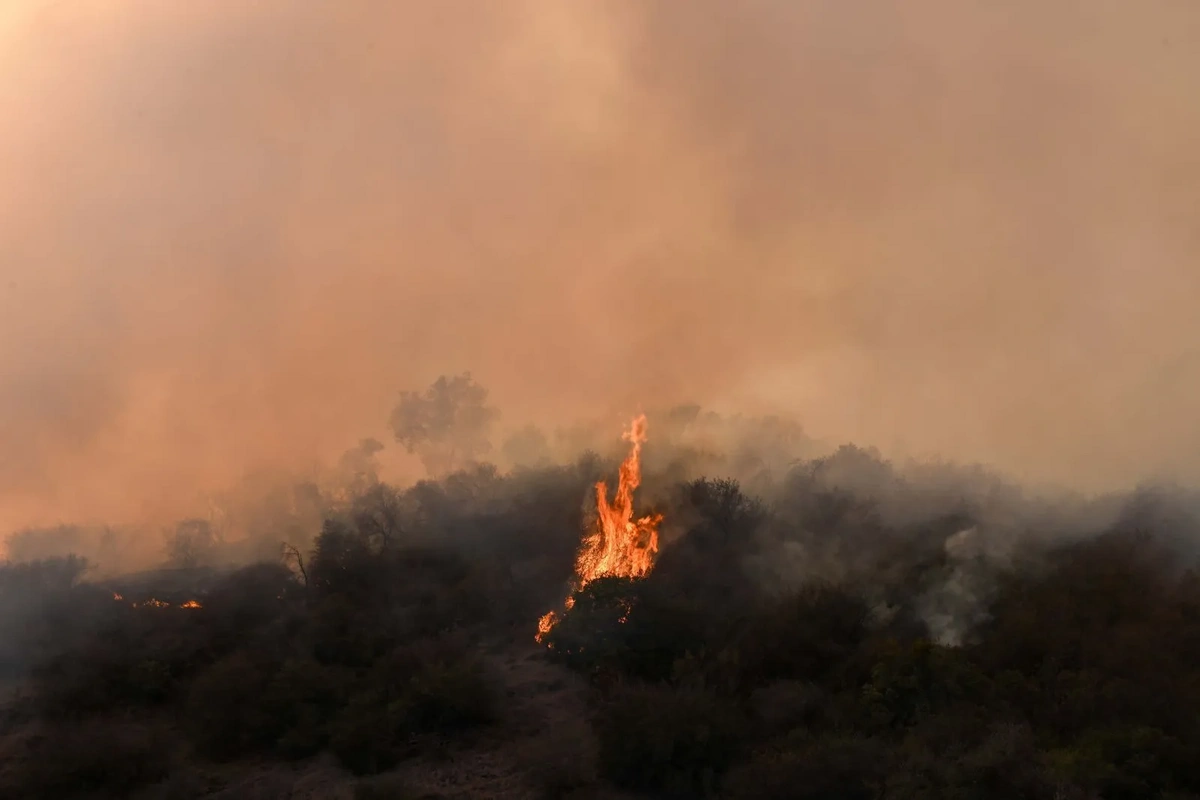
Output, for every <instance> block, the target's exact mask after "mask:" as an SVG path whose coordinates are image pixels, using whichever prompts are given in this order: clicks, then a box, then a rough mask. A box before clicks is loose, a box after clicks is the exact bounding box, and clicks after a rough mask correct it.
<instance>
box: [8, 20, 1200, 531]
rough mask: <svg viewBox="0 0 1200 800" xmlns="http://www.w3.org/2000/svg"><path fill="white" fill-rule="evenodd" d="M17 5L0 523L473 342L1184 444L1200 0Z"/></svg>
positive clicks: (524, 384)
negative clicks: (1122, 0)
mask: <svg viewBox="0 0 1200 800" xmlns="http://www.w3.org/2000/svg"><path fill="white" fill-rule="evenodd" d="M3 5H4V8H3V9H2V10H0V98H2V101H3V102H2V107H3V108H4V111H5V113H4V119H5V123H4V125H3V126H0V175H3V180H2V181H0V219H2V220H3V223H2V224H0V529H4V530H11V529H16V528H19V527H21V526H25V525H34V524H37V525H49V524H57V523H60V522H73V523H74V522H78V523H80V524H91V523H99V522H108V521H120V522H128V523H131V524H132V523H137V524H142V523H146V524H150V523H153V524H156V525H157V524H161V523H162V521H163V520H175V519H179V518H183V517H186V516H189V515H201V516H202V514H201V512H202V511H203V508H202V507H200V508H198V506H202V505H203V504H202V503H200V502H199V500H198V498H201V497H203V496H205V495H206V494H208V493H211V492H213V491H217V490H220V489H222V488H223V487H228V486H230V485H234V484H236V483H237V482H238V480H239V479H240V478H241V477H242V476H243V475H245V474H246V473H247V472H250V471H260V470H269V469H279V468H286V469H288V470H291V471H295V472H300V473H306V471H308V472H311V471H312V470H315V469H316V467H315V466H310V465H315V464H317V463H320V462H323V463H331V462H332V461H333V460H335V459H336V458H337V455H338V454H339V453H341V452H343V451H344V450H345V449H346V448H347V447H350V446H352V444H353V443H354V442H356V441H359V439H361V438H362V437H364V436H377V437H378V438H380V439H381V440H383V439H386V438H387V437H386V431H385V430H381V428H382V427H383V423H384V420H386V419H387V414H388V412H389V410H390V409H391V408H392V407H393V406H394V404H395V401H396V397H397V394H398V392H400V391H401V390H405V389H411V388H414V387H420V386H425V385H427V384H428V383H429V381H431V380H433V379H434V378H435V377H436V376H437V375H438V374H441V373H442V372H444V371H446V370H451V371H453V370H467V369H469V370H471V371H472V373H473V374H474V375H475V376H476V377H477V378H478V379H479V380H480V382H481V383H482V384H484V385H486V386H488V387H489V388H490V389H491V390H492V399H493V401H494V402H495V403H496V405H497V406H498V407H499V408H500V409H501V411H502V412H503V414H504V416H503V420H504V422H505V424H508V425H511V426H513V427H518V426H520V425H522V424H524V423H526V422H535V423H537V424H538V425H541V426H543V427H544V428H546V429H552V428H554V427H556V426H559V425H565V424H567V423H570V422H572V421H574V420H576V419H579V418H593V417H604V418H606V419H613V420H618V419H623V418H625V417H626V416H627V415H628V414H629V413H631V412H634V411H636V410H637V407H638V405H639V404H642V403H647V404H649V403H653V404H662V405H663V406H669V405H670V404H672V403H674V402H682V401H687V402H693V401H694V402H699V403H701V404H703V405H704V406H705V407H715V408H718V409H722V410H730V409H741V410H744V411H748V412H754V413H759V412H774V413H785V414H787V415H789V416H792V417H794V418H797V419H799V420H801V421H802V422H803V423H804V425H805V428H806V430H808V431H809V432H810V433H812V434H813V435H815V436H817V437H820V438H828V439H831V440H834V441H848V440H853V441H859V442H867V443H871V444H875V445H877V446H879V447H880V448H881V449H882V450H883V451H884V452H885V453H888V454H891V455H896V456H899V457H903V456H906V455H922V456H924V455H932V454H937V455H939V456H941V457H945V458H949V459H955V460H971V461H976V460H978V461H982V462H988V463H992V464H995V465H998V466H999V467H1001V468H1002V469H1005V470H1008V471H1011V472H1012V473H1014V474H1017V475H1019V476H1021V477H1023V478H1029V479H1034V480H1048V481H1055V482H1058V483H1064V484H1069V485H1073V486H1077V487H1084V488H1097V487H1105V486H1112V485H1115V484H1118V483H1123V482H1127V481H1130V480H1131V479H1138V478H1142V477H1144V476H1155V475H1157V476H1174V477H1178V478H1184V479H1191V478H1195V477H1196V475H1197V472H1198V469H1200V463H1198V462H1197V460H1196V454H1197V453H1198V452H1200V447H1198V446H1197V445H1200V427H1198V425H1197V421H1196V420H1197V416H1196V413H1195V408H1194V403H1193V402H1191V401H1192V399H1193V398H1194V397H1195V394H1196V391H1197V389H1200V357H1198V356H1197V354H1196V350H1195V346H1194V343H1195V342H1196V341H1200V317H1197V315H1196V314H1195V299H1196V297H1197V296H1200V295H1198V293H1200V270H1198V269H1197V268H1196V264H1197V261H1198V259H1197V256H1198V255H1200V245H1198V240H1197V238H1196V235H1195V224H1194V216H1195V215H1194V213H1193V210H1194V209H1195V208H1196V204H1197V199H1198V198H1197V194H1198V192H1200V172H1198V168H1197V161H1196V158H1195V142H1196V141H1197V138H1198V136H1200V105H1198V104H1197V103H1196V102H1195V98H1196V97H1197V96H1200V46H1198V43H1200V8H1198V7H1197V6H1196V5H1195V4H1194V3H1180V2H1169V1H1168V0H1151V1H1150V2H1143V3H1136V4H1131V3H1116V2H1096V3H1087V4H1079V3H1065V2H1060V3H1046V2H1034V0H1021V1H1020V2H1009V3H1004V4H1002V5H996V6H995V7H992V6H990V5H987V4H978V3H966V4H964V3H961V2H950V1H949V0H921V1H920V2H906V3H892V2H872V3H867V4H861V3H855V4H847V3H842V2H833V1H832V0H828V1H826V0H820V1H818V2H804V3H796V2H785V1H784V0H775V1H772V0H755V1H754V2H742V3H736V4H729V3H723V2H716V0H711V1H710V0H702V1H701V2H692V3H687V4H679V3H670V2H648V3H647V2H609V3H601V2H578V3H570V4H558V3H553V4H548V3H541V2H524V1H517V0H514V2H505V3H482V2H461V1H451V2H438V3H424V2H391V3H365V2H339V3H294V2H287V1H286V0H267V1H266V2H259V3H253V4H247V3H240V2H210V3H162V2H151V0H126V1H125V2H90V1H87V2H83V1H81V2H71V3H58V2H49V1H48V0H47V1H45V2H42V1H40V0H15V1H10V2H7V3H4V4H3ZM610 427H611V426H610ZM381 458H382V459H383V461H384V471H385V473H387V474H389V475H390V476H391V477H395V478H398V479H399V478H404V477H409V476H412V475H415V474H417V470H419V466H418V465H417V464H416V461H415V459H407V458H405V457H404V455H403V453H402V452H401V451H400V450H399V449H398V448H396V447H389V448H388V450H387V451H385V452H384V453H382V454H381ZM306 474H307V473H306ZM156 535H157V534H156Z"/></svg>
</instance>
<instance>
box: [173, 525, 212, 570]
mask: <svg viewBox="0 0 1200 800" xmlns="http://www.w3.org/2000/svg"><path fill="white" fill-rule="evenodd" d="M218 544H219V540H218V537H217V534H216V532H215V531H213V527H212V525H211V524H209V522H208V520H204V519H185V520H183V521H182V522H180V523H179V524H178V525H176V526H175V530H174V531H173V532H172V533H171V534H168V536H167V558H168V560H169V561H170V562H171V563H172V564H173V565H174V566H177V567H185V568H189V569H190V568H192V567H198V566H201V565H204V564H207V563H208V562H210V561H211V560H212V557H213V555H214V554H215V551H216V549H217V545H218Z"/></svg>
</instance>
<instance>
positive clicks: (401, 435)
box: [391, 373, 498, 477]
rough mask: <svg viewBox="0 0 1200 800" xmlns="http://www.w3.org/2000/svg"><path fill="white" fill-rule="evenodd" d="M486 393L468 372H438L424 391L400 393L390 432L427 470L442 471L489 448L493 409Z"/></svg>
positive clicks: (436, 474)
mask: <svg viewBox="0 0 1200 800" xmlns="http://www.w3.org/2000/svg"><path fill="white" fill-rule="evenodd" d="M487 397H488V392H487V389H485V388H483V387H482V386H480V385H479V384H477V383H475V381H474V380H472V379H471V375H470V373H463V374H462V375H455V376H453V377H446V376H445V375H443V376H441V377H440V378H438V379H437V380H436V381H434V382H433V384H432V385H431V386H430V387H429V388H428V389H426V390H425V392H424V393H418V392H403V393H402V394H401V395H400V402H399V403H398V404H397V405H396V407H395V409H393V410H392V416H391V428H392V432H393V434H395V437H396V441H397V442H399V443H400V444H401V445H403V446H404V448H405V449H406V450H407V451H408V452H410V453H416V454H417V455H418V456H420V458H421V461H422V463H423V464H424V465H425V468H426V469H427V470H428V471H429V474H430V475H434V476H438V477H440V476H443V475H446V474H447V473H449V472H451V471H452V470H454V469H456V468H458V467H461V466H463V465H465V464H467V463H469V462H471V461H474V460H475V459H476V458H478V457H479V456H482V455H484V454H486V453H488V452H489V451H490V450H491V442H490V440H489V436H490V434H491V429H492V424H493V423H494V422H495V420H496V418H497V417H498V412H497V411H496V409H494V408H492V407H490V406H488V405H487Z"/></svg>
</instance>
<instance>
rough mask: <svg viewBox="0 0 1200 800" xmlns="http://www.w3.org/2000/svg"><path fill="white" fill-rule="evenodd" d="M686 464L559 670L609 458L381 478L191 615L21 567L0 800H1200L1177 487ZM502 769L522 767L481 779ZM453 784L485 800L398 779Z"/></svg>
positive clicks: (589, 591)
mask: <svg viewBox="0 0 1200 800" xmlns="http://www.w3.org/2000/svg"><path fill="white" fill-rule="evenodd" d="M692 416H693V417H694V416H695V415H692ZM663 447H664V448H666V447H667V443H664V444H663ZM682 452H683V450H682V449H680V450H677V451H675V454H676V455H677V456H678V454H679V453H682ZM680 458H682V456H680ZM678 463H679V462H678V461H673V460H672V459H670V458H668V459H665V460H664V461H663V463H662V464H660V467H661V469H660V470H659V472H658V473H657V475H658V476H659V477H656V475H655V474H650V475H648V487H649V491H650V493H651V495H652V496H653V497H655V498H656V499H655V507H656V508H658V509H661V510H662V511H663V512H664V513H665V514H666V518H667V520H668V525H671V524H672V523H673V524H674V527H673V528H668V529H664V536H665V537H666V544H665V546H664V548H663V552H662V554H661V556H660V559H659V561H658V563H657V565H656V567H655V569H654V570H653V571H652V572H651V573H650V574H649V576H647V577H646V578H644V579H641V580H629V579H598V580H595V581H593V582H591V583H590V584H588V586H587V587H586V588H585V589H583V590H582V591H581V592H579V593H578V594H577V595H576V596H575V598H574V604H573V607H572V608H571V609H570V611H568V612H566V614H565V617H564V618H563V620H562V622H561V623H560V624H559V625H558V626H557V627H556V628H555V629H554V630H553V631H552V632H551V635H550V637H549V639H548V640H547V645H548V647H540V646H538V645H535V644H534V643H533V641H532V634H533V628H534V623H535V622H536V620H537V618H538V616H540V614H541V613H543V612H544V611H546V610H548V609H550V608H554V607H558V605H559V604H560V602H561V593H562V591H563V587H564V586H565V585H566V584H567V581H568V577H569V575H570V571H571V565H572V556H573V552H574V548H575V547H576V546H577V544H578V540H579V531H580V529H581V527H582V526H583V525H584V524H585V519H586V518H585V511H586V508H585V506H584V505H583V499H584V498H586V497H588V495H589V490H590V485H591V483H592V481H594V480H595V479H596V478H597V477H598V475H599V474H603V473H604V469H602V468H604V467H608V466H610V465H608V464H605V463H602V462H599V461H597V459H596V458H595V457H592V456H589V457H586V458H584V459H581V460H580V461H579V462H578V463H576V464H573V465H569V466H543V467H539V468H537V469H529V468H527V469H519V470H516V471H514V472H512V473H509V474H503V473H500V472H498V471H497V470H496V469H494V468H491V467H487V466H474V467H471V468H469V469H466V470H462V471H459V472H456V473H453V474H451V475H450V476H448V477H447V478H445V479H444V480H442V481H439V482H423V483H420V484H417V485H415V486H413V487H410V488H408V489H404V490H400V489H396V488H393V487H389V486H386V485H384V484H380V483H378V482H377V481H376V482H371V483H370V485H369V486H365V487H363V488H362V489H361V491H357V492H356V493H355V495H354V497H353V498H352V499H351V500H350V501H348V502H346V503H345V504H343V505H341V506H339V507H337V508H336V509H333V510H332V511H331V512H330V513H329V514H328V515H327V519H326V521H325V523H324V525H323V527H322V528H321V530H320V532H319V535H318V536H317V537H316V539H315V541H314V542H313V545H312V547H311V548H303V549H302V548H298V547H297V548H291V549H290V550H289V551H288V552H289V557H288V558H287V559H286V560H284V559H281V560H280V561H279V562H278V563H260V564H255V565H252V566H248V567H245V568H242V569H240V570H237V571H235V572H232V573H229V574H226V575H225V576H224V577H222V578H220V579H219V580H217V581H216V582H215V583H212V584H211V585H208V586H207V588H206V589H205V590H204V592H203V595H202V597H200V598H199V600H200V601H201V605H202V607H201V608H183V607H180V605H179V604H178V603H173V604H171V605H169V606H166V607H154V606H148V605H139V606H137V607H134V606H133V605H131V603H130V602H128V601H116V600H114V599H113V598H112V592H111V591H109V590H108V588H106V587H105V588H102V587H101V586H98V585H95V584H91V583H87V582H86V581H84V580H83V578H85V577H86V565H85V564H84V563H82V562H81V561H79V560H77V559H71V560H48V561H46V560H43V561H40V562H29V563H22V564H17V563H13V564H9V565H6V566H4V567H2V568H0V601H3V602H4V603H5V604H6V605H5V608H6V609H7V611H6V612H5V614H4V615H2V616H0V622H2V623H3V624H4V625H5V626H6V627H5V637H4V639H3V641H4V642H5V643H6V650H5V664H6V667H7V669H8V671H9V672H10V673H11V674H16V673H17V672H18V671H22V670H25V671H26V678H27V681H26V684H25V691H24V692H22V693H21V694H20V695H18V696H17V698H16V699H14V700H13V702H11V703H10V704H9V705H8V707H7V708H6V710H5V716H4V718H3V720H2V721H0V726H2V727H0V733H2V738H0V764H3V766H2V767H0V794H3V796H6V797H68V796H74V795H79V796H86V795H88V794H89V793H91V795H93V796H134V795H135V794H136V793H137V792H142V793H143V795H144V796H146V797H159V796H163V797H165V796H168V795H169V794H170V793H169V792H168V791H167V790H166V789H164V788H163V787H169V786H175V785H179V784H178V781H180V780H182V778H180V777H179V776H181V775H185V774H186V775H191V774H192V772H194V771H195V770H197V769H201V768H204V769H212V770H216V771H217V772H213V773H212V774H213V775H218V774H225V775H227V774H228V773H220V772H219V770H220V769H225V768H234V767H236V766H237V765H238V764H251V763H253V764H262V763H277V764H289V763H290V764H306V763H316V762H317V761H319V760H320V759H328V758H332V759H334V760H335V762H336V763H337V764H338V766H339V768H340V769H341V770H342V771H343V772H344V774H348V775H352V776H357V777H354V778H348V779H347V780H353V781H356V782H357V783H356V784H355V785H356V789H355V790H354V796H359V797H383V796H405V797H408V796H412V797H419V796H464V797H465V796H479V794H480V793H482V794H488V795H489V796H514V797H516V796H529V795H528V794H521V791H524V790H528V792H533V793H534V794H535V795H536V793H538V792H542V793H544V794H545V795H546V796H566V795H567V794H568V793H570V792H575V793H580V792H591V793H592V794H590V795H587V796H602V795H603V792H605V791H608V790H609V789H611V790H613V791H632V792H645V793H648V794H649V795H650V796H656V797H728V798H751V797H754V798H831V799H832V798H897V799H901V798H955V799H957V798H964V799H965V798H984V799H987V798H1033V799H1035V800H1036V799H1037V798H1046V800H1059V799H1062V798H1080V800H1082V799H1083V798H1106V799H1111V800H1126V799H1127V798H1129V799H1132V798H1164V799H1165V798H1175V799H1178V798H1186V797H1200V577H1197V575H1196V573H1195V572H1194V571H1193V570H1192V566H1193V564H1194V557H1195V549H1194V542H1195V539H1194V538H1193V536H1194V533H1195V531H1196V530H1197V529H1198V526H1197V525H1196V518H1195V517H1194V516H1193V514H1192V512H1191V510H1190V509H1191V508H1192V507H1193V506H1192V503H1191V499H1190V498H1189V497H1188V496H1186V495H1184V494H1181V493H1164V492H1159V493H1153V492H1147V491H1143V492H1140V493H1137V494H1136V495H1135V496H1133V497H1132V498H1122V499H1119V500H1118V499H1113V498H1107V499H1100V500H1097V501H1095V502H1093V503H1090V504H1085V505H1083V506H1080V507H1077V508H1073V509H1070V510H1069V511H1068V510H1066V508H1067V507H1066V506H1064V505H1062V504H1057V505H1047V504H1044V503H1041V502H1038V501H1035V500H1031V499H1024V498H1022V497H1021V496H1020V494H1019V493H1015V491H1014V490H1012V489H1011V487H1008V486H1006V485H1005V484H1003V483H1002V482H999V481H997V480H995V479H992V478H988V477H986V476H981V475H979V474H978V473H968V472H954V471H950V472H945V473H942V474H939V476H938V477H937V479H936V480H935V479H934V478H933V477H931V476H930V475H929V474H918V473H914V472H907V471H901V470H897V469H896V468H894V467H893V466H892V465H890V464H888V463H886V462H884V461H882V460H880V459H879V458H878V457H877V456H876V455H874V454H872V453H870V452H868V451H862V450H857V449H854V448H846V449H843V450H841V451H839V452H837V453H835V454H833V455H831V456H828V457H825V458H821V459H816V460H810V461H803V462H798V463H796V464H795V465H794V466H792V467H791V468H790V469H789V470H788V471H787V472H786V473H784V474H782V475H780V476H779V477H778V478H772V477H770V475H769V474H768V475H764V474H763V473H762V472H761V471H760V472H759V473H758V474H757V476H756V477H754V478H753V480H754V481H755V485H756V486H758V487H759V488H760V491H758V492H757V494H756V496H753V497H751V496H750V495H748V494H747V493H746V492H745V491H744V490H743V489H742V484H740V483H739V482H737V481H734V480H732V479H726V480H710V479H705V478H687V477H686V476H682V477H681V476H680V474H679V471H678ZM662 475H671V476H672V478H671V479H670V480H666V479H663V478H662V477H661V476H662ZM656 481H657V483H656ZM179 530H180V532H181V535H182V534H186V535H187V536H186V537H185V538H188V539H189V541H190V540H194V539H197V538H199V539H200V540H205V541H206V540H207V539H206V537H207V535H208V534H207V533H206V532H205V531H204V530H203V528H202V526H199V525H195V524H192V525H191V526H190V527H181V528H180V529H179ZM172 541H173V542H174V541H177V539H176V540H172ZM189 547H190V544H189ZM185 550H186V552H188V553H191V552H193V551H192V550H190V549H187V548H185ZM173 552H174V550H173ZM14 609H15V610H14ZM572 681H577V682H578V684H579V685H580V686H581V687H583V688H582V690H581V692H580V693H579V695H578V696H576V695H573V694H571V690H570V689H569V687H570V686H572V685H575V684H572ZM572 698H574V699H572ZM576 701H578V703H579V706H578V708H576V707H575V706H568V705H566V704H568V703H572V702H576ZM513 748H517V749H518V750H519V749H520V748H527V749H526V750H524V751H521V752H510V751H511V750H512V749H513ZM488 753H491V754H493V756H494V757H492V760H491V761H487V762H486V763H487V764H494V762H495V760H496V759H500V760H503V761H504V762H505V763H509V764H512V765H515V766H512V767H511V770H512V771H513V772H512V775H516V777H512V775H510V774H509V773H503V774H501V772H502V771H501V772H497V771H496V770H498V769H499V768H496V767H494V766H488V767H487V768H486V769H485V768H483V767H471V766H469V765H470V764H473V763H475V762H473V761H472V760H471V759H472V758H478V759H483V758H484V755H481V754H488ZM456 754H457V755H456ZM495 754H499V755H495ZM445 763H461V764H466V765H468V766H464V767H462V768H461V769H462V771H464V772H469V773H471V774H472V775H473V776H475V777H474V778H473V779H475V780H484V779H485V778H481V777H479V776H481V775H482V776H487V775H493V777H492V778H487V779H488V780H492V781H493V783H494V785H491V784H489V785H488V786H487V787H482V786H481V785H473V788H462V789H461V790H459V792H458V794H457V795H455V794H454V792H453V791H451V790H448V789H447V790H438V791H444V794H443V795H438V794H437V792H436V791H433V790H430V789H428V787H426V786H425V785H424V784H422V783H421V781H420V775H419V774H418V773H417V772H415V771H411V770H415V767H413V765H423V766H422V768H423V769H428V770H442V769H445V768H444V767H441V766H438V765H439V764H445ZM222 765H227V766H226V767H223V766H222ZM406 769H410V772H405V770H406ZM488 770H493V772H488ZM189 771H192V772H189ZM439 774H440V773H439ZM496 775H500V777H495V776H496ZM506 776H507V777H506ZM222 780H225V779H224V778H222V779H220V780H218V778H212V781H215V782H217V783H218V784H219V783H221V781H222ZM210 783H211V782H210ZM464 785H465V784H464ZM504 787H507V788H504ZM514 787H516V788H514ZM521 787H524V788H523V789H522V788H521ZM156 791H158V792H160V794H154V792H156ZM206 791H207V790H206ZM431 791H433V793H432V794H431ZM162 792H166V794H163V793H162ZM505 792H508V794H505ZM203 793H204V792H199V793H198V795H197V796H203ZM578 796H581V797H582V796H585V795H584V794H578Z"/></svg>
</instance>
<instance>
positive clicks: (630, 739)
mask: <svg viewBox="0 0 1200 800" xmlns="http://www.w3.org/2000/svg"><path fill="white" fill-rule="evenodd" d="M596 731H597V735H598V738H599V745H600V748H599V765H600V770H601V772H602V774H603V775H604V777H606V778H608V779H609V780H611V781H612V782H613V783H614V784H616V785H618V786H622V787H626V788H630V789H646V790H656V791H660V792H666V793H669V794H672V795H677V796H681V797H683V796H693V797H694V796H695V793H704V792H711V791H712V790H713V789H714V788H715V786H716V783H717V780H718V779H719V777H720V775H721V774H722V773H723V772H724V771H725V769H726V768H728V767H729V765H730V764H732V763H733V761H734V759H736V758H737V756H738V754H739V751H740V743H741V739H742V734H743V724H742V719H741V715H740V714H739V712H738V711H737V709H736V708H735V707H733V706H731V705H730V704H729V703H728V701H726V700H723V699H722V698H720V697H719V696H717V695H716V694H714V693H712V692H710V691H708V690H705V689H702V688H691V687H683V688H673V687H666V686H646V685H641V686H632V687H621V688H618V689H617V690H615V691H614V692H612V694H611V695H610V696H609V697H608V698H607V700H606V701H605V703H604V706H603V707H602V709H601V710H600V712H599V715H598V719H597V720H596Z"/></svg>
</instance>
